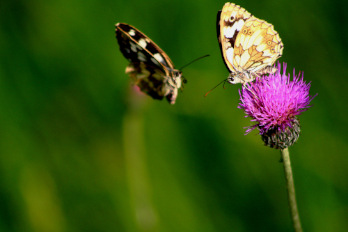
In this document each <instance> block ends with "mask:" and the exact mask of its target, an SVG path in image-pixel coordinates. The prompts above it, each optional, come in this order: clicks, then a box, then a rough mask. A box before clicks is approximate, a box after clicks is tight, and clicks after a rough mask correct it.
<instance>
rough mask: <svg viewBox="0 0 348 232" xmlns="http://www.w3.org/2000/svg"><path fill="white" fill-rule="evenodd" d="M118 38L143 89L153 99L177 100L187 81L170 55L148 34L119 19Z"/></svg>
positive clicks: (128, 72)
mask: <svg viewBox="0 0 348 232" xmlns="http://www.w3.org/2000/svg"><path fill="white" fill-rule="evenodd" d="M115 28H116V38H117V41H118V43H119V46H120V50H121V52H122V54H123V55H124V57H126V58H127V59H128V60H129V61H130V64H129V65H128V66H127V67H126V74H128V75H129V76H130V77H131V78H132V80H133V81H134V83H135V85H137V86H138V87H139V88H140V90H141V91H142V92H144V93H146V94H148V95H149V96H151V97H152V98H154V99H160V100H161V99H163V97H166V99H167V100H168V102H169V103H170V104H174V103H175V100H176V98H177V95H178V89H180V88H181V87H182V82H183V81H184V79H183V77H182V73H181V71H179V70H177V69H175V68H174V64H173V62H172V61H171V60H170V58H169V57H168V55H167V54H166V53H165V52H164V51H163V50H162V49H161V48H160V47H159V46H157V45H156V44H155V43H154V42H153V41H152V40H151V39H150V38H149V37H147V36H146V35H145V34H144V33H142V32H141V31H139V30H138V29H136V28H135V27H133V26H131V25H128V24H125V23H117V24H116V25H115Z"/></svg>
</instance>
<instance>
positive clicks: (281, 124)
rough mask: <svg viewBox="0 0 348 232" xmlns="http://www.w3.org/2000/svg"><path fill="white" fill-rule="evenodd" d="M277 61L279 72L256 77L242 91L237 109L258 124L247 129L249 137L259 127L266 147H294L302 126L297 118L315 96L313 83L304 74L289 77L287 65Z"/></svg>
mask: <svg viewBox="0 0 348 232" xmlns="http://www.w3.org/2000/svg"><path fill="white" fill-rule="evenodd" d="M280 69H281V65H280V63H279V62H278V70H277V72H276V73H274V74H270V75H268V76H263V77H262V78H256V80H255V82H251V83H248V84H246V85H244V86H243V87H242V90H240V91H239V95H240V101H241V102H240V103H239V106H238V108H240V109H244V111H245V113H246V116H245V117H251V118H252V120H251V121H253V122H257V123H256V124H255V125H253V126H251V127H248V129H247V130H246V134H248V133H249V132H250V131H252V130H253V129H255V128H256V127H258V129H259V131H260V135H261V136H262V139H263V140H264V142H265V143H266V145H268V146H270V147H275V148H280V149H283V148H286V147H288V146H291V145H292V144H293V143H294V142H295V141H296V140H297V139H298V136H299V132H300V125H299V121H298V119H297V117H296V116H297V115H300V114H301V113H302V112H304V111H306V110H307V109H308V108H309V107H310V105H309V103H310V102H311V100H312V99H313V98H314V97H315V96H312V97H311V96H310V95H309V89H310V83H308V84H307V83H306V82H305V81H304V80H303V73H299V74H298V75H297V76H296V75H295V70H294V74H293V79H292V80H290V77H291V75H290V74H286V63H284V64H283V74H281V71H280Z"/></svg>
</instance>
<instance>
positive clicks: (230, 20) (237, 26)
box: [216, 2, 252, 73]
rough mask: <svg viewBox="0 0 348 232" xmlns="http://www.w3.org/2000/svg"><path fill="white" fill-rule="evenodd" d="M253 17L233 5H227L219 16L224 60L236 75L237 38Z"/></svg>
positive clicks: (218, 28)
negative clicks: (235, 54)
mask: <svg viewBox="0 0 348 232" xmlns="http://www.w3.org/2000/svg"><path fill="white" fill-rule="evenodd" d="M250 17H252V15H251V14H250V13H249V12H248V11H246V10H245V9H244V8H242V7H240V6H238V5H235V4H233V3H229V2H228V3H226V4H225V5H224V7H223V8H222V10H221V11H219V12H218V15H217V27H216V29H217V36H218V41H219V45H220V50H221V54H222V58H223V60H224V63H225V65H226V67H227V69H228V70H230V72H231V73H235V72H236V69H235V67H236V66H234V64H235V63H234V49H235V42H236V39H237V36H238V34H239V32H240V31H241V29H242V28H243V26H244V24H245V22H246V21H247V20H248V19H249V18H250Z"/></svg>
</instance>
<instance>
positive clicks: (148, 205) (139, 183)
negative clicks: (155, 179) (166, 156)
mask: <svg viewBox="0 0 348 232" xmlns="http://www.w3.org/2000/svg"><path fill="white" fill-rule="evenodd" d="M143 98H144V95H142V94H139V93H137V92H136V90H135V89H134V88H132V89H131V90H130V94H129V98H128V110H127V112H126V114H125V115H124V119H123V149H124V155H125V167H126V171H127V176H128V186H129V191H130V200H131V206H132V208H133V209H134V219H135V222H136V226H137V231H139V232H150V231H151V232H153V231H157V230H158V220H157V215H156V210H155V207H154V205H153V202H152V199H151V186H150V181H149V177H148V170H147V166H146V158H147V157H146V148H145V141H144V129H143V126H144V124H143V111H144V107H145V105H144V104H145V99H143Z"/></svg>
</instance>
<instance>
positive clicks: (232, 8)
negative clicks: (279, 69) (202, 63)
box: [217, 3, 283, 84]
mask: <svg viewBox="0 0 348 232" xmlns="http://www.w3.org/2000/svg"><path fill="white" fill-rule="evenodd" d="M217 36H218V41H219V45H220V49H221V53H222V57H223V60H224V63H225V65H226V67H227V69H228V70H229V71H230V75H229V76H228V78H227V80H228V82H229V83H231V84H236V83H242V84H245V83H248V82H251V81H253V80H254V79H255V78H256V77H258V76H261V75H264V74H267V73H272V72H275V71H276V69H275V68H274V67H273V64H274V63H275V61H276V60H277V59H278V58H279V57H281V55H282V53H283V43H282V41H281V39H280V37H279V34H278V33H277V32H276V31H275V30H274V27H273V25H272V24H269V23H267V22H266V21H264V20H261V19H258V18H256V17H255V16H253V15H251V14H250V13H249V12H248V11H246V10H245V9H244V8H242V7H240V6H238V5H235V4H234V3H226V4H225V5H224V7H223V8H222V10H221V11H219V12H218V15H217Z"/></svg>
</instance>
